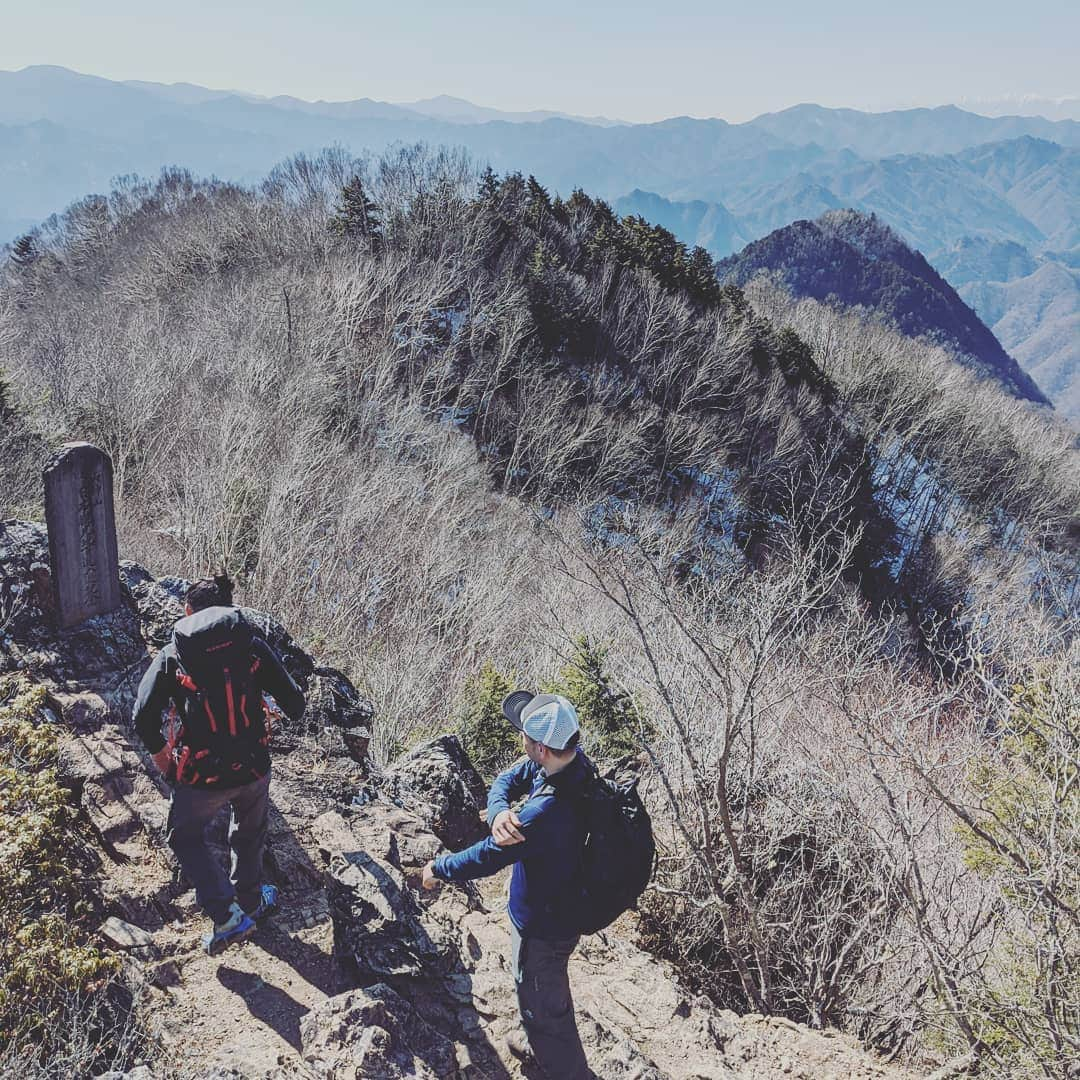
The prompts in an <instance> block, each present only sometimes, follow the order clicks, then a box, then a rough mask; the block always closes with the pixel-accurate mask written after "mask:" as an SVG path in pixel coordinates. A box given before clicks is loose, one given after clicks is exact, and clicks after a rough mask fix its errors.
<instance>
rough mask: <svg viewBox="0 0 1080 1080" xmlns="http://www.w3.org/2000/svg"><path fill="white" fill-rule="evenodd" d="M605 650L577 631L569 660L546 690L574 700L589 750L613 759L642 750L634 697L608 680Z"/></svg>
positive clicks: (596, 754) (602, 756)
mask: <svg viewBox="0 0 1080 1080" xmlns="http://www.w3.org/2000/svg"><path fill="white" fill-rule="evenodd" d="M608 651H609V650H608V648H607V647H606V646H604V645H601V644H600V643H598V642H595V641H591V640H590V639H589V638H588V637H587V636H586V635H584V634H581V635H579V636H578V637H576V638H575V639H574V652H573V654H572V655H571V657H570V660H569V662H568V663H567V665H566V666H565V667H564V668H563V669H562V671H560V672H559V677H558V678H557V679H556V680H554V681H553V682H551V683H549V684H548V685H547V686H546V687H545V692H546V693H549V694H562V696H563V697H565V698H568V699H569V700H570V701H571V702H572V703H573V705H574V707H575V708H576V709H577V713H578V719H579V720H580V721H581V726H582V729H583V733H584V735H585V737H586V739H587V742H588V750H589V752H590V753H591V754H593V755H595V756H596V757H599V758H605V759H614V758H621V757H625V756H626V755H628V754H636V753H638V752H639V751H640V750H641V734H640V731H641V720H640V718H639V710H638V707H637V705H636V704H635V702H634V699H633V698H632V697H631V696H630V695H629V694H628V693H626V692H625V691H624V690H620V689H618V687H616V686H615V685H614V683H613V682H612V680H611V675H610V674H609V672H608V670H607V656H608Z"/></svg>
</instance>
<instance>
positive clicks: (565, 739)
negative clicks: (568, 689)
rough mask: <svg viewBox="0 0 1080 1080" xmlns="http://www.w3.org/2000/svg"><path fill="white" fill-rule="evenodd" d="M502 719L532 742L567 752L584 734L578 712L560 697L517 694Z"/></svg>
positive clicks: (510, 698)
mask: <svg viewBox="0 0 1080 1080" xmlns="http://www.w3.org/2000/svg"><path fill="white" fill-rule="evenodd" d="M502 711H503V716H505V717H506V719H507V720H509V721H510V723H511V724H513V726H514V727H516V728H517V729H518V731H523V732H525V734H526V735H528V736H529V738H530V739H532V740H533V742H538V743H543V744H544V745H545V746H550V747H551V749H552V750H565V749H566V747H567V744H568V743H570V741H571V740H572V739H573V737H574V736H575V735H576V734H577V733H578V731H580V730H581V728H580V725H579V724H578V716H577V710H576V709H575V708H574V706H573V705H571V704H570V702H569V701H567V700H566V698H564V697H562V696H561V695H560V694H533V693H532V692H531V691H529V690H515V691H514V692H513V693H512V694H510V695H509V696H508V697H507V698H506V699H505V700H504V701H503V704H502Z"/></svg>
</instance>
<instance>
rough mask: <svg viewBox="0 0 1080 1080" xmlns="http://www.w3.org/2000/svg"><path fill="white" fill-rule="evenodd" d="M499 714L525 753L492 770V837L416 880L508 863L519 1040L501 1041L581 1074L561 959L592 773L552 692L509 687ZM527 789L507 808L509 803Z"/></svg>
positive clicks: (559, 1070)
mask: <svg viewBox="0 0 1080 1080" xmlns="http://www.w3.org/2000/svg"><path fill="white" fill-rule="evenodd" d="M502 708H503V714H504V715H505V716H506V718H507V720H509V721H510V723H511V724H512V725H513V726H514V727H515V728H516V729H517V730H518V731H520V732H521V736H522V744H523V747H524V750H525V758H526V760H525V761H523V762H520V763H519V764H517V765H515V766H513V767H512V768H510V769H508V770H507V771H506V772H504V773H500V775H499V776H497V777H496V778H495V781H494V783H493V784H492V785H491V791H490V793H489V795H488V804H487V809H488V815H487V817H488V824H489V825H490V826H491V836H489V837H487V838H486V839H484V840H481V841H480V842H479V843H476V844H474V845H473V846H472V847H470V848H466V849H465V850H464V851H459V852H458V853H457V854H454V855H443V856H440V857H439V858H438V859H435V860H434V862H430V863H428V865H427V866H425V867H424V875H423V885H424V888H425V889H434V888H436V887H437V885H438V883H439V882H440V881H471V880H472V879H474V878H481V877H488V876H490V875H491V874H495V873H498V872H499V871H500V870H502V869H503V868H504V867H506V866H509V865H511V864H513V867H514V872H513V877H512V878H511V881H510V902H509V905H508V911H509V915H510V933H511V939H512V946H513V971H514V980H515V982H516V983H517V997H518V1007H519V1009H520V1011H521V1021H522V1025H523V1027H524V1029H525V1037H526V1039H527V1043H526V1041H525V1039H521V1038H520V1037H515V1036H512V1037H511V1038H510V1039H509V1040H508V1048H509V1049H510V1051H511V1052H512V1053H514V1054H515V1055H516V1056H518V1057H521V1058H524V1057H526V1056H527V1055H528V1051H529V1049H530V1048H531V1050H532V1054H533V1056H534V1057H535V1058H536V1061H537V1062H538V1064H539V1065H540V1066H541V1067H542V1068H543V1070H544V1072H545V1073H546V1074H547V1075H548V1076H549V1077H551V1078H552V1080H585V1078H591V1077H592V1076H593V1073H592V1072H591V1071H590V1070H589V1067H588V1065H587V1064H586V1061H585V1052H584V1050H583V1049H582V1046H581V1039H580V1037H579V1035H578V1030H577V1023H576V1021H575V1019H574V1003H573V999H572V998H571V996H570V980H569V976H568V973H567V965H568V963H569V961H570V955H571V953H573V951H574V949H575V947H576V946H577V943H578V940H579V938H580V932H579V923H578V914H577V911H576V906H577V896H578V895H579V893H580V889H579V888H578V889H575V883H576V879H577V877H578V874H579V867H580V863H581V852H582V848H583V846H584V843H585V827H584V821H583V819H582V814H581V810H580V808H579V807H578V806H577V798H576V796H577V795H579V794H580V792H581V789H582V787H583V786H584V784H585V783H586V782H587V781H588V779H589V777H590V775H591V773H592V764H591V762H590V761H589V759H588V758H587V757H586V756H585V754H584V753H583V752H582V751H581V750H580V748H579V747H578V742H579V740H580V737H581V733H580V728H579V726H578V718H577V712H576V711H575V709H574V706H573V705H572V704H571V703H570V702H569V701H567V699H566V698H564V697H560V696H558V695H556V694H540V695H534V694H532V693H530V692H529V691H527V690H517V691H515V692H514V693H512V694H511V695H510V696H509V697H508V698H507V699H506V700H505V701H504V702H503V706H502ZM524 795H528V796H529V798H528V801H527V802H526V803H525V804H524V805H523V806H522V808H521V810H520V811H518V812H517V813H515V812H514V811H513V810H512V809H511V803H512V802H514V801H515V800H516V799H519V798H521V797H522V796H524Z"/></svg>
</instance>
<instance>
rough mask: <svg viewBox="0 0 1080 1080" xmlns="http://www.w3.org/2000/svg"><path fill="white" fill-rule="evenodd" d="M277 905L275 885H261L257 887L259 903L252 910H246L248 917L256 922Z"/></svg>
mask: <svg viewBox="0 0 1080 1080" xmlns="http://www.w3.org/2000/svg"><path fill="white" fill-rule="evenodd" d="M277 906H278V890H277V886H276V885H261V886H260V887H259V903H258V904H257V905H256V907H255V910H254V911H249V912H248V918H249V919H254V920H255V922H258V921H259V920H260V919H261V918H262V917H263V916H264V915H269V914H270V912H271V911H273V910H274V908H276V907H277Z"/></svg>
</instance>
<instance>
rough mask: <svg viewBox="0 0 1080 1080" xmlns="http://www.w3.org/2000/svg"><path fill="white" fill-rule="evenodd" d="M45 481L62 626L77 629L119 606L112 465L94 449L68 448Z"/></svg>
mask: <svg viewBox="0 0 1080 1080" xmlns="http://www.w3.org/2000/svg"><path fill="white" fill-rule="evenodd" d="M42 475H43V478H44V480H45V523H46V524H47V525H48V528H49V562H50V563H51V564H52V579H53V588H54V590H55V592H56V616H57V621H58V622H59V624H60V626H61V628H65V627H69V626H76V625H77V624H78V623H81V622H84V621H85V620H86V619H89V618H90V617H91V616H92V615H103V614H105V613H106V612H108V611H113V610H114V609H115V608H117V607H119V606H120V599H121V598H120V566H119V562H118V559H117V552H116V519H115V518H114V516H113V473H112V462H111V461H110V460H109V455H108V454H106V453H104V452H103V451H101V450H99V449H98V448H97V447H96V446H91V445H90V443H85V442H76V443H65V444H64V446H63V447H62V448H61V449H60V450H59V451H58V452H57V453H56V454H54V455H53V457H52V458H51V460H50V461H49V463H48V464H47V465H46V466H45V469H44V471H43V473H42Z"/></svg>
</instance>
